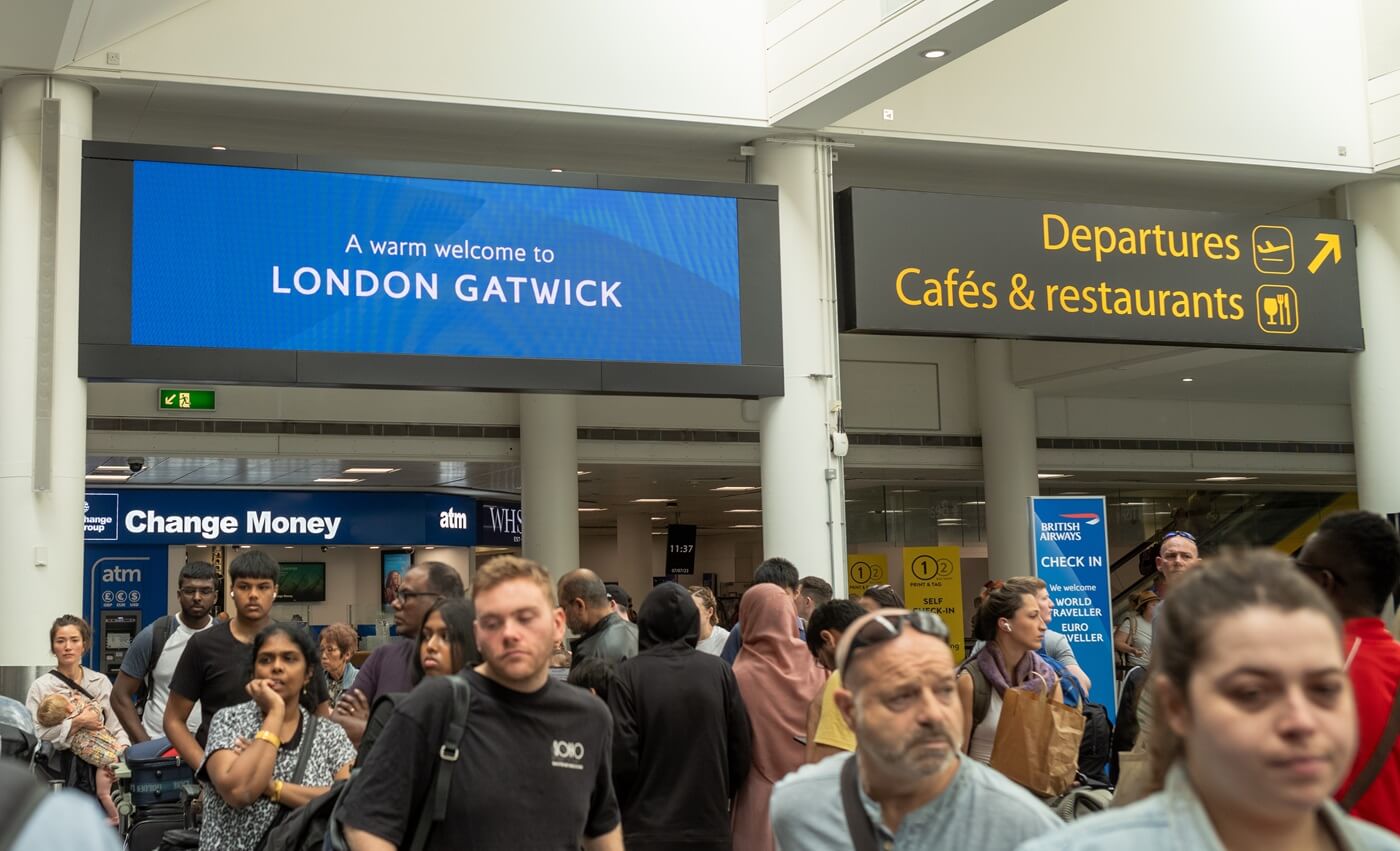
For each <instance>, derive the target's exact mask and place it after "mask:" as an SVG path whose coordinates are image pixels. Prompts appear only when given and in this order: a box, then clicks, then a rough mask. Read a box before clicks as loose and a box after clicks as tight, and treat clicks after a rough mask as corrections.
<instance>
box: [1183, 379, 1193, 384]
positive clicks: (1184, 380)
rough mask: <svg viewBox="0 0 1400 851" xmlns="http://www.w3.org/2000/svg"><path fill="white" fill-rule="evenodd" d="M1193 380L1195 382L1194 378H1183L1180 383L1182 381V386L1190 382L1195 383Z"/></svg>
mask: <svg viewBox="0 0 1400 851" xmlns="http://www.w3.org/2000/svg"><path fill="white" fill-rule="evenodd" d="M1195 380H1196V379H1194V378H1183V379H1181V381H1182V383H1183V384H1190V383H1191V382H1193V381H1195Z"/></svg>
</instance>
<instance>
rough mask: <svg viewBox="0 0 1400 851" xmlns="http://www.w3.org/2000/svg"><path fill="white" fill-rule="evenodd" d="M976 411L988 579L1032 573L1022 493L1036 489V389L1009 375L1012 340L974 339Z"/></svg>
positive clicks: (1028, 514) (1026, 512)
mask: <svg viewBox="0 0 1400 851" xmlns="http://www.w3.org/2000/svg"><path fill="white" fill-rule="evenodd" d="M975 353H976V360H977V415H978V419H980V420H981V423H982V478H983V483H984V487H985V488H986V494H987V559H988V573H989V574H990V576H991V578H992V579H1006V578H1008V577H1011V576H1026V575H1030V574H1034V573H1035V571H1034V570H1032V565H1031V544H1030V534H1031V533H1030V526H1029V525H1028V524H1029V523H1030V513H1029V511H1028V509H1027V505H1026V497H1030V496H1036V495H1038V494H1039V493H1040V480H1039V479H1038V478H1036V472H1037V470H1036V463H1035V393H1033V392H1032V391H1030V390H1023V389H1022V388H1020V387H1017V386H1016V385H1015V384H1014V383H1013V382H1012V380H1011V342H1010V341H1009V340H978V341H977V342H976V351H975Z"/></svg>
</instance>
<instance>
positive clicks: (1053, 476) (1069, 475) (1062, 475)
mask: <svg viewBox="0 0 1400 851" xmlns="http://www.w3.org/2000/svg"><path fill="white" fill-rule="evenodd" d="M1035 477H1036V478H1037V479H1072V478H1074V474H1073V473H1036V474H1035Z"/></svg>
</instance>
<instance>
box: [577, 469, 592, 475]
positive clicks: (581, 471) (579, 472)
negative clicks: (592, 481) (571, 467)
mask: <svg viewBox="0 0 1400 851" xmlns="http://www.w3.org/2000/svg"><path fill="white" fill-rule="evenodd" d="M588 472H589V471H588V470H579V471H578V474H579V475H580V476H586V475H588Z"/></svg>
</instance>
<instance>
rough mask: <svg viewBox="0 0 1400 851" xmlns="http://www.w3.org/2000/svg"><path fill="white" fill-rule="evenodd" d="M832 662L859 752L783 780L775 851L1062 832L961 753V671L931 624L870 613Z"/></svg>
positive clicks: (991, 840) (919, 615) (999, 840)
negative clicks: (839, 679) (958, 678)
mask: <svg viewBox="0 0 1400 851" xmlns="http://www.w3.org/2000/svg"><path fill="white" fill-rule="evenodd" d="M836 661H837V667H838V669H839V670H840V672H841V675H842V686H843V687H842V688H841V689H840V690H838V691H837V692H836V695H835V699H836V705H837V708H838V709H839V710H840V711H841V714H842V715H843V716H844V717H845V718H846V721H847V723H849V724H850V725H851V729H853V730H855V732H856V742H857V744H856V750H855V753H854V754H838V755H837V756H833V757H830V758H828V759H825V760H823V761H822V762H819V763H817V764H815V765H807V766H803V767H802V768H800V769H798V770H797V771H796V772H794V773H793V774H790V775H788V776H787V777H786V778H784V779H783V780H781V781H779V783H778V784H777V786H776V787H775V788H774V790H773V803H772V810H771V811H772V820H773V834H774V836H775V837H776V838H777V843H778V847H779V848H780V849H786V851H798V849H801V851H809V849H816V851H820V849H828V848H830V849H849V848H852V847H861V846H862V845H863V844H869V845H871V846H872V847H879V848H886V849H890V848H893V849H905V848H908V849H915V848H932V847H935V846H936V847H940V848H942V847H948V848H1015V847H1016V846H1017V845H1019V844H1020V843H1021V842H1023V841H1025V840H1027V839H1030V838H1032V837H1035V836H1040V835H1041V834H1043V833H1045V832H1046V831H1049V830H1053V829H1054V828H1055V827H1056V826H1057V825H1059V824H1060V822H1059V820H1058V819H1056V818H1055V816H1054V814H1053V813H1052V812H1051V811H1050V809H1049V808H1048V807H1046V806H1045V805H1044V804H1042V803H1041V802H1040V801H1038V800H1037V799H1036V798H1035V797H1034V796H1032V795H1031V794H1030V793H1029V792H1027V791H1026V790H1024V789H1022V788H1021V787H1020V786H1017V785H1016V784H1015V783H1013V782H1012V781H1010V780H1008V779H1007V778H1006V777H1005V776H1003V775H1002V774H1001V773H1000V772H998V771H995V770H994V769H991V768H988V767H986V766H984V765H981V764H979V763H977V762H976V761H974V760H970V759H964V758H963V756H962V754H961V753H959V750H958V740H959V739H960V737H961V735H962V732H961V731H962V729H963V717H962V704H961V703H960V702H959V700H958V687H957V662H956V661H954V659H953V652H952V650H951V649H949V647H948V627H947V626H946V625H945V624H944V623H943V621H942V619H940V618H939V617H938V616H937V615H935V614H932V613H929V612H909V611H905V610H901V609H881V610H879V611H876V612H873V613H871V614H868V615H866V616H865V617H863V618H861V619H860V620H858V621H856V622H855V623H853V624H851V626H850V628H848V629H847V630H846V631H845V633H844V634H843V635H842V636H841V642H840V645H839V646H838V648H837V654H836ZM858 837H859V838H860V839H861V840H869V841H868V842H865V841H858Z"/></svg>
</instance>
